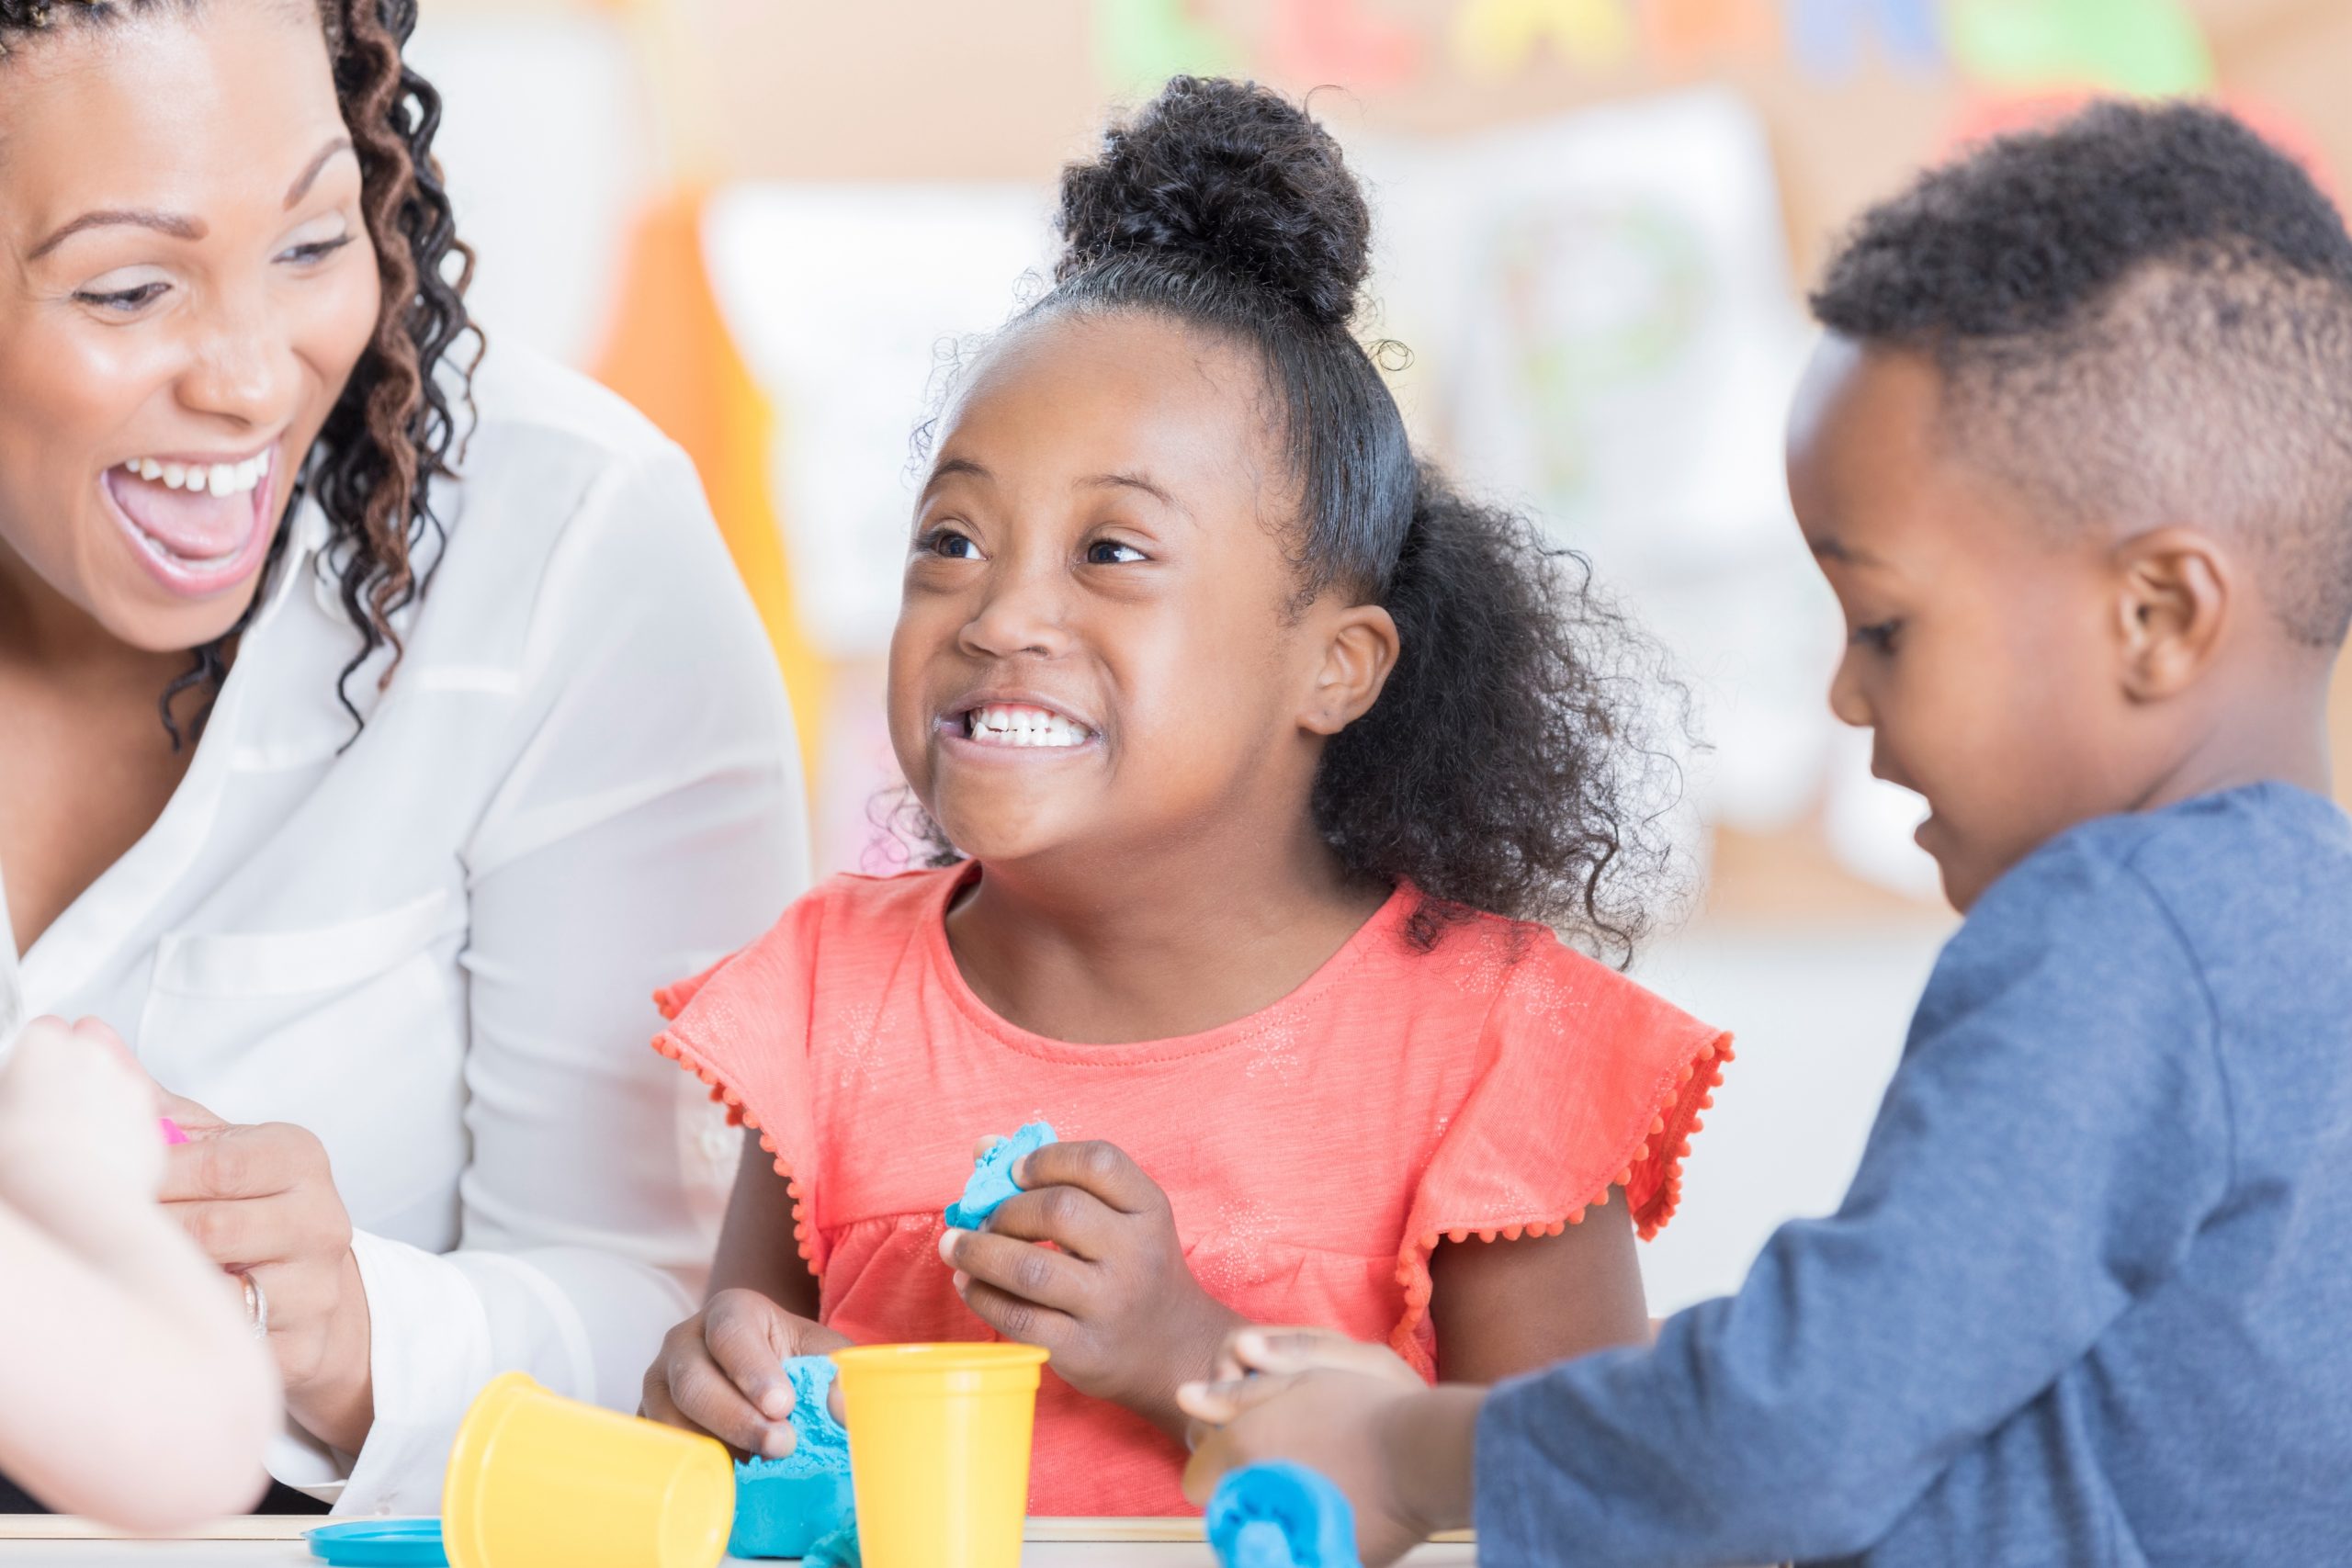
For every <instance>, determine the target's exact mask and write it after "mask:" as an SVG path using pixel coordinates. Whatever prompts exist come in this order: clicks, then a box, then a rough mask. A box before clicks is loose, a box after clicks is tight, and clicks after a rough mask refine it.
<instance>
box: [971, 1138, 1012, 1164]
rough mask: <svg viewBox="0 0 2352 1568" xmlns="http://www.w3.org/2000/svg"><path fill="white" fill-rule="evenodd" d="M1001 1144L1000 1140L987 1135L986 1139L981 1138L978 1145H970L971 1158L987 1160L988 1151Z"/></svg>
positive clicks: (1001, 1140)
mask: <svg viewBox="0 0 2352 1568" xmlns="http://www.w3.org/2000/svg"><path fill="white" fill-rule="evenodd" d="M1002 1142H1004V1140H1003V1139H1002V1138H1000V1137H998V1136H997V1135H996V1134H993V1133H991V1134H989V1135H988V1136H987V1137H985V1138H982V1139H981V1140H980V1141H979V1142H978V1143H977V1144H974V1145H972V1157H973V1158H974V1159H986V1158H988V1157H989V1150H990V1149H992V1148H994V1147H996V1146H997V1145H999V1144H1001V1143H1002Z"/></svg>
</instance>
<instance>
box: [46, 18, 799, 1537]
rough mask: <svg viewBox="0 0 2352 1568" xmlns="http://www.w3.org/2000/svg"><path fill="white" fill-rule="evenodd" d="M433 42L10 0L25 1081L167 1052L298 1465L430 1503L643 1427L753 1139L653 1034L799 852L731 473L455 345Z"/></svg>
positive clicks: (211, 1223) (173, 1098) (358, 1491)
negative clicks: (79, 1030) (721, 1115)
mask: <svg viewBox="0 0 2352 1568" xmlns="http://www.w3.org/2000/svg"><path fill="white" fill-rule="evenodd" d="M414 19H415V6H414V3H413V0H89V3H83V0H71V3H68V0H57V3H44V0H0V55H5V58H0V738H5V744H0V872H5V887H0V892H5V897H0V930H6V931H7V933H8V935H9V938H10V940H8V941H7V942H0V1052H5V1051H6V1050H7V1048H8V1046H9V1043H10V1042H11V1040H12V1039H13V1037H14V1036H15V1035H16V1033H17V1031H18V1029H19V1028H20V1026H21V1025H22V1024H23V1022H24V1021H27V1020H28V1019H29V1018H30V1017H31V1016H32V1015H34V1014H36V1013H51V1012H54V1013H61V1014H81V1015H87V1016H93V1017H96V1018H98V1019H101V1020H103V1021H105V1022H106V1023H107V1024H110V1025H112V1026H113V1028H114V1029H116V1030H118V1031H119V1032H121V1033H122V1034H124V1035H125V1036H126V1037H128V1038H129V1040H130V1043H131V1044H132V1046H133V1047H134V1049H135V1051H136V1053H137V1055H138V1058H139V1061H140V1063H141V1066H143V1067H144V1068H145V1069H146V1070H147V1071H148V1072H149V1073H150V1074H152V1075H153V1077H155V1079H156V1080H157V1081H158V1083H159V1084H160V1085H161V1086H162V1087H163V1089H164V1091H165V1092H166V1094H167V1096H168V1098H167V1099H166V1101H165V1104H166V1106H167V1109H168V1110H169V1111H170V1114H171V1115H172V1116H173V1118H174V1120H175V1121H176V1122H179V1123H180V1124H181V1125H182V1126H183V1127H184V1128H186V1129H187V1132H188V1134H190V1137H191V1142H189V1143H188V1144H187V1145H185V1146H183V1147H180V1148H176V1149H174V1150H172V1151H171V1152H170V1154H169V1156H168V1160H169V1164H168V1168H167V1172H166V1176H165V1179H164V1200H165V1201H166V1205H167V1207H168V1209H169V1210H170V1212H171V1213H173V1214H174V1215H175V1216H176V1217H177V1218H178V1219H179V1220H180V1221H181V1223H182V1224H184V1225H185V1226H186V1228H187V1231H188V1232H189V1234H190V1235H193V1236H195V1238H196V1239H197V1241H198V1245H199V1246H201V1247H203V1248H204V1250H205V1251H206V1252H207V1253H208V1254H209V1256H210V1257H211V1258H212V1259H213V1260H214V1261H215V1262H216V1263H218V1264H219V1265H220V1267H222V1268H223V1269H226V1270H228V1271H229V1272H231V1273H232V1274H234V1275H236V1276H238V1277H240V1279H242V1280H243V1281H245V1282H246V1283H247V1284H248V1285H249V1286H250V1292H249V1293H248V1295H247V1298H246V1299H247V1300H248V1302H249V1303H250V1304H251V1305H252V1307H253V1310H254V1314H255V1316H256V1318H257V1319H262V1320H265V1321H266V1327H267V1332H268V1337H269V1342H270V1345H271V1347H272V1348H273V1350H274V1351H275V1352H276V1354H277V1362H278V1369H279V1371H280V1373H281V1374H282V1377H283V1380H284V1383H285V1387H286V1393H287V1403H288V1412H289V1415H290V1416H291V1417H292V1422H291V1425H290V1427H289V1430H288V1438H287V1441H286V1442H284V1443H282V1444H281V1445H280V1446H279V1450H278V1452H277V1456H276V1457H275V1458H274V1460H273V1466H272V1467H273V1470H274V1472H276V1473H277V1476H278V1477H279V1479H280V1480H282V1481H286V1482H288V1483H297V1484H300V1485H301V1486H303V1487H305V1488H307V1489H309V1490H311V1491H312V1492H314V1493H316V1494H317V1495H322V1496H325V1495H334V1494H335V1493H336V1492H337V1491H340V1492H341V1494H342V1497H343V1502H344V1504H345V1506H347V1507H352V1508H358V1509H362V1510H367V1509H375V1508H379V1507H402V1508H411V1509H418V1510H424V1511H430V1510H431V1509H432V1508H433V1507H434V1506H435V1504H436V1502H437V1493H438V1485H439V1471H440V1463H441V1459H442V1455H443V1452H444V1450H446V1446H447V1438H448V1435H449V1432H450V1430H451V1429H452V1428H453V1427H454V1425H455V1423H456V1421H457V1419H458V1416H459V1415H460V1414H461V1413H462V1411H463V1408H464V1406H465V1404H466V1402H467V1400H468V1399H469V1397H470V1395H471V1394H472V1393H473V1392H474V1390H475V1389H476V1388H478V1387H479V1386H480V1385H481V1382H484V1381H485V1380H486V1379H487V1378H489V1377H490V1376H491V1375H492V1374H493V1373H495V1372H497V1371H504V1370H509V1369H515V1368H519V1369H523V1370H526V1371H531V1372H532V1373H533V1374H534V1375H535V1376H537V1377H538V1378H539V1379H540V1381H542V1382H547V1383H548V1384H549V1385H550V1386H554V1387H557V1388H559V1389H561V1390H564V1391H566V1392H569V1393H574V1394H578V1395H580V1396H582V1397H588V1398H596V1399H602V1400H605V1401H606V1402H607V1403H611V1404H633V1403H634V1400H635V1396H636V1381H637V1374H638V1372H639V1370H640V1369H641V1367H642V1365H643V1363H644V1360H645V1359H646V1357H647V1354H648V1353H649V1352H650V1348H651V1346H652V1344H653V1343H654V1342H655V1340H656V1339H657V1338H658V1337H659V1333H660V1330H661V1328H662V1326H664V1325H666V1324H667V1323H669V1322H670V1321H672V1320H673V1319H674V1318H675V1317H676V1316H677V1315H678V1313H679V1311H680V1309H681V1307H682V1306H683V1305H684V1303H686V1302H687V1301H688V1300H689V1299H690V1297H691V1293H692V1292H693V1291H694V1289H695V1285H696V1282H697V1276H698V1271H699V1270H700V1269H702V1268H703V1266H704V1264H705V1262H706V1260H707V1256H708V1252H709V1247H710V1235H709V1231H710V1229H711V1226H712V1224H713V1223H714V1222H715V1218H716V1211H717V1208H718V1198H719V1195H718V1189H719V1187H720V1185H721V1184H722V1183H723V1180H724V1177H725V1174H726V1168H727V1167H728V1166H729V1164H731V1159H730V1157H729V1156H731V1153H732V1145H731V1143H729V1142H728V1141H726V1140H723V1139H717V1138H715V1137H706V1136H705V1134H706V1133H707V1131H708V1129H707V1127H706V1125H705V1121H704V1116H705V1112H706V1111H707V1108H706V1107H704V1106H702V1105H701V1104H699V1102H698V1100H696V1098H695V1096H693V1095H692V1094H691V1093H680V1092H679V1091H678V1089H677V1088H676V1087H675V1086H674V1085H673V1084H672V1083H671V1082H670V1081H669V1079H668V1077H666V1076H663V1075H662V1074H661V1073H659V1072H657V1071H656V1068H657V1067H658V1066H659V1064H658V1063H652V1062H649V1061H647V1060H646V1058H647V1056H648V1055H649V1054H648V1053H646V1052H644V1050H643V1048H642V1047H643V1043H644V1041H645V1040H646V1039H647V1038H649V1037H650V1035H651V1034H652V1033H653V1032H654V1029H655V1027H656V1025H657V1020H656V1018H655V1017H654V1015H653V1012H652V1009H651V1006H650V993H651V991H652V989H653V987H654V986H655V985H656V984H657V983H658V982H659V981H660V980H662V979H663V978H665V977H667V976H671V975H673V974H675V973H678V972H680V971H682V970H684V969H689V968H692V967H695V966H696V965H698V964H704V963H707V962H708V961H709V960H710V959H711V958H713V957H716V956H717V955H718V953H723V952H725V951H727V950H729V948H731V947H733V946H736V945H739V944H740V943H741V942H743V941H744V940H746V939H747V938H748V937H750V936H751V935H752V934H753V933H755V932H756V931H758V929H759V928H760V926H761V924H762V923H763V920H764V919H765V918H766V916H767V915H768V914H769V913H771V912H772V911H773V909H774V908H775V907H776V906H777V905H778V904H779V903H780V902H782V901H783V900H785V899H786V898H788V897H790V896H791V895H792V893H793V892H795V891H796V890H797V886H798V883H799V881H800V880H801V876H802V866H801V862H802V852H801V849H800V835H801V830H802V829H801V824H800V819H799V803H798V795H797V788H798V776H799V773H798V767H797V760H796V758H795V757H794V755H793V750H792V742H791V739H790V732H789V719H788V716H787V715H786V711H785V706H784V700H783V693H782V690H781V686H780V682H778V680H777V679H776V675H775V667H774V664H773V662H772V660H771V659H770V658H769V656H768V654H767V651H766V649H765V646H764V640H763V637H762V636H761V633H760V631H759V628H758V626H757V623H756V620H755V619H754V617H753V615H752V612H751V608H750V605H749V604H748V602H747V600H746V598H745V596H744V594H743V592H742V591H741V586H740V584H738V583H737V582H736V581H735V580H734V578H733V575H732V573H731V570H729V566H728V563H727V558H726V556H725V552H724V550H723V548H722V547H721V546H720V544H719V542H718V537H717V535H716V531H715V530H714V528H713V527H712V525H711V524H710V520H709V516H708V512H707V506H706V505H705V503H704V502H703V499H702V496H701V493H700V491H699V488H698V486H697V485H696V482H695V477H694V473H693V469H692V468H691V466H690V465H688V463H687V462H686V461H685V459H684V457H683V455H682V454H680V453H679V452H678V450H677V449H676V448H675V447H674V446H672V445H671V444H670V443H668V442H666V441H664V440H663V439H662V438H661V437H660V436H659V435H658V434H656V433H655V432H653V431H652V430H651V429H650V426H648V425H646V424H645V423H644V422H643V421H642V420H641V419H639V417H638V416H637V415H635V414H634V413H633V412H631V411H629V410H628V409H627V408H625V407H623V406H622V405H620V404H619V403H618V402H616V400H613V399H611V398H610V397H609V396H607V395H605V394H604V393H602V392H600V391H598V390H597V389H594V388H593V387H591V386H589V385H587V384H586V383H584V382H582V381H580V380H578V379H577V378H573V377H571V376H570V375H569V374H568V373H566V372H562V371H560V370H558V369H556V368H555V367H551V366H548V365H545V364H542V363H539V362H537V361H535V360H532V359H531V358H529V357H528V356H527V355H515V354H511V353H503V354H502V355H500V356H499V357H497V358H496V359H493V360H491V361H489V362H488V363H486V364H484V365H483V366H482V367H481V374H479V375H477V374H475V372H474V362H475V361H476V360H477V359H479V358H480V355H479V354H478V353H477V352H476V351H475V349H474V347H473V346H472V345H470V344H469V345H466V346H464V347H460V344H461V340H465V339H468V338H469V337H470V336H471V335H472V331H473V329H472V324H471V322H470V321H469V318H468V316H467V313H466V310H465V306H464V303H463V288H464V281H465V270H466V267H467V265H468V264H469V256H468V254H467V252H466V251H465V250H464V248H463V247H462V246H461V245H459V244H458V241H457V239H456V234H455V231H454V226H453V222H452V218H451V213H450V209H449V204H448V201H447V198H446V197H445V196H444V195H443V193H442V190H441V186H440V184H439V175H438V172H437V170H436V168H435V164H434V162H433V158H432V141H433V133H434V130H435V125H436V123H437V121H438V118H439V102H438V99H437V97H436V96H435V94H434V92H433V90H432V89H431V87H430V86H428V85H426V84H425V83H424V82H423V81H422V80H420V79H419V78H418V77H417V76H416V75H415V74H414V73H412V72H410V71H409V70H408V69H407V68H406V67H405V66H404V65H403V63H402V62H401V45H402V43H403V42H404V40H405V39H406V38H407V35H408V32H409V29H410V28H411V26H412V25H413V21H414ZM682 628H686V629H689V631H690V635H681V629H682ZM159 704H160V708H161V712H160V722H159V713H158V707H159ZM423 781H430V786H429V787H420V784H421V783H422V782H423ZM90 1351H91V1353H92V1354H98V1353H102V1352H101V1351H100V1350H99V1349H98V1348H96V1347H93V1348H90ZM123 1418H124V1419H135V1418H136V1416H135V1415H134V1413H130V1412H124V1413H123Z"/></svg>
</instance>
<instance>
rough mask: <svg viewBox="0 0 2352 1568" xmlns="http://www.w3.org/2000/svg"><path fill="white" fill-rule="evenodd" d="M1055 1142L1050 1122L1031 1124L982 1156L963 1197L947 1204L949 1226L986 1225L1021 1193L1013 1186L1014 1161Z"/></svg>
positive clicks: (968, 1228) (970, 1228)
mask: <svg viewBox="0 0 2352 1568" xmlns="http://www.w3.org/2000/svg"><path fill="white" fill-rule="evenodd" d="M1054 1141H1055V1140H1054V1129H1053V1125H1052V1123H1050V1122H1030V1123H1029V1124H1028V1125H1027V1126H1026V1127H1023V1128H1022V1129H1021V1131H1019V1132H1018V1133H1015V1134H1012V1136H1011V1137H1010V1138H1007V1139H1005V1140H1004V1142H1002V1143H1001V1144H999V1145H996V1146H995V1147H994V1148H992V1149H990V1150H989V1152H988V1153H986V1154H984V1155H982V1156H980V1157H979V1159H978V1162H977V1163H975V1164H974V1165H973V1167H972V1179H970V1180H969V1181H967V1182H965V1183H964V1195H963V1196H962V1197H961V1198H958V1199H957V1200H956V1201H954V1202H953V1203H950V1204H948V1205H947V1223H948V1224H949V1225H951V1226H953V1227H954V1228H955V1229H956V1230H959V1231H976V1230H978V1229H979V1228H980V1227H981V1226H982V1225H984V1224H988V1218H989V1215H990V1214H993V1213H996V1211H997V1206H998V1205H999V1204H1001V1203H1002V1202H1003V1201H1005V1200H1006V1199H1008V1198H1010V1197H1012V1195H1013V1194H1014V1193H1016V1192H1018V1191H1020V1190H1021V1189H1020V1188H1018V1187H1015V1186H1014V1185H1013V1184H1012V1166H1013V1162H1014V1161H1015V1160H1018V1159H1019V1158H1020V1157H1021V1156H1023V1155H1032V1154H1035V1153H1036V1152H1037V1151H1038V1150H1039V1149H1042V1148H1044V1147H1045V1146H1046V1145H1047V1144H1050V1143H1052V1142H1054Z"/></svg>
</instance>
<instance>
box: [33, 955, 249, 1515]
mask: <svg viewBox="0 0 2352 1568" xmlns="http://www.w3.org/2000/svg"><path fill="white" fill-rule="evenodd" d="M5 927H6V921H5V920H0V929H5ZM5 1022H6V1021H5V1020H0V1025H5ZM163 1178H164V1134H163V1133H162V1131H161V1130H160V1128H159V1127H158V1124H157V1121H156V1116H155V1090H154V1086H153V1084H151V1083H149V1082H147V1081H146V1079H145V1077H143V1076H142V1075H141V1073H140V1072H139V1071H138V1069H137V1068H135V1067H133V1066H131V1065H130V1055H129V1053H128V1052H127V1051H126V1050H125V1049H124V1047H123V1045H122V1043H121V1042H120V1041H119V1040H117V1039H116V1038H115V1037H114V1035H113V1033H112V1032H110V1031H108V1030H107V1027H106V1026H105V1025H104V1024H101V1023H98V1022H96V1021H84V1022H82V1023H79V1024H74V1025H72V1026H70V1027H69V1026H68V1025H66V1024H65V1023H62V1022H61V1021H58V1020H56V1019H53V1018H44V1019H36V1020H34V1021H32V1022H31V1023H29V1024H27V1025H26V1026H25V1029H24V1032H23V1033H22V1034H21V1035H20V1036H18V1038H17V1042H16V1043H15V1045H14V1046H13V1047H12V1048H10V1050H9V1052H8V1055H7V1057H6V1064H5V1066H0V1258H5V1259H6V1269H7V1273H6V1279H7V1287H6V1289H5V1290H0V1473H5V1474H6V1475H8V1476H10V1477H12V1478H14V1479H15V1480H16V1481H17V1482H18V1483H21V1484H22V1485H23V1486H24V1487H25V1488H26V1489H27V1490H28V1491H29V1492H30V1493H31V1494H32V1495H34V1496H35V1497H37V1498H39V1499H40V1501H41V1502H42V1503H44V1504H46V1505H48V1506H51V1507H52V1508H55V1509H57V1510H59V1511H60V1512H62V1513H76V1514H89V1515H92V1516H95V1517H97V1518H100V1519H103V1520H105V1521H106V1522H107V1523H109V1524H113V1525H119V1526H122V1527H126V1528H129V1529H145V1530H159V1529H171V1528H173V1527H175V1526H178V1525H185V1524H189V1523H193V1522H195V1521H196V1520H198V1519H203V1518H209V1517H214V1516H216V1515H220V1514H232V1513H238V1512H241V1511H243V1509H245V1508H247V1507H249V1506H252V1504H253V1502H254V1498H256V1497H258V1496H259V1495H261V1491H262V1487H263V1485H264V1484H265V1483H266V1481H267V1479H268V1478H267V1476H266V1474H265V1473H264V1472H263V1470H262V1450H263V1447H264V1445H265V1444H266V1443H267V1442H268V1440H269V1438H270V1435H271V1433H272V1432H273V1431H274V1430H275V1429H276V1427H277V1421H278V1398H277V1367H276V1365H275V1363H274V1362H273V1361H272V1360H271V1359H270V1356H269V1353H268V1351H267V1350H266V1348H265V1347H264V1346H263V1345H262V1343H261V1342H260V1340H258V1339H256V1338H255V1337H254V1335H253V1333H252V1332H251V1330H250V1328H249V1327H248V1325H247V1324H246V1322H245V1319H244V1314H243V1313H241V1312H240V1311H239V1310H238V1307H237V1286H236V1282H235V1281H234V1280H226V1279H224V1278H223V1276H222V1275H221V1272H220V1269H217V1268H215V1267H213V1265H212V1264H211V1262H210V1261H209V1259H207V1258H205V1257H204V1255H203V1254H202V1253H200V1252H198V1250H197V1249H196V1246H195V1244H194V1243H192V1242H190V1241H189V1240H188V1238H187V1235H186V1234H185V1233H184V1232H183V1231H182V1230H181V1228H180V1227H179V1226H178V1225H177V1224H175V1223H173V1222H172V1221H171V1220H170V1219H168V1218H166V1217H165V1216H164V1212H163V1210H162V1208H161V1207H160V1206H159V1205H158V1204H157V1203H156V1201H155V1193H156V1190H157V1188H158V1187H159V1185H160V1184H161V1183H162V1181H163Z"/></svg>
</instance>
